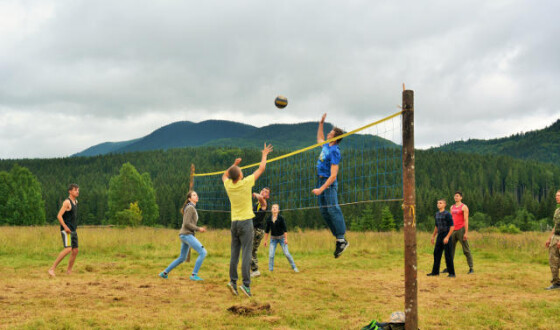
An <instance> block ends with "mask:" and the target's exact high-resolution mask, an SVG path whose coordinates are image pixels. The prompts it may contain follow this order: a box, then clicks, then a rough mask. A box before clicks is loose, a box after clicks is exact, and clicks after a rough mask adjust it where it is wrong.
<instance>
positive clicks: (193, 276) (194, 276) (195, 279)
mask: <svg viewBox="0 0 560 330" xmlns="http://www.w3.org/2000/svg"><path fill="white" fill-rule="evenodd" d="M189 278H190V279H191V281H204V280H203V279H202V278H201V277H199V276H198V275H191V277H189Z"/></svg>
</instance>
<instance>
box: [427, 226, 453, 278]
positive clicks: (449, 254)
mask: <svg viewBox="0 0 560 330" xmlns="http://www.w3.org/2000/svg"><path fill="white" fill-rule="evenodd" d="M448 233H449V232H448V231H446V232H443V233H438V235H437V238H436V245H435V247H434V266H433V267H432V274H439V265H440V264H441V255H442V254H443V252H444V251H445V264H446V265H447V271H448V272H449V275H455V266H453V236H451V237H449V242H447V244H443V239H444V238H445V236H447V234H448Z"/></svg>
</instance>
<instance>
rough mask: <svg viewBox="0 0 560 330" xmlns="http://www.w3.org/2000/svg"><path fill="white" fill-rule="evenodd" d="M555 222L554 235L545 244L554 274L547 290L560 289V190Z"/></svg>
mask: <svg viewBox="0 0 560 330" xmlns="http://www.w3.org/2000/svg"><path fill="white" fill-rule="evenodd" d="M553 220H554V228H553V229H552V235H551V236H550V237H549V238H548V240H547V241H546V243H544V245H545V246H546V247H547V248H548V262H549V264H550V271H551V272H552V281H551V283H552V284H551V285H550V286H549V287H548V288H546V289H547V290H555V289H560V278H559V277H558V269H559V268H560V190H558V191H557V192H556V211H554V216H553Z"/></svg>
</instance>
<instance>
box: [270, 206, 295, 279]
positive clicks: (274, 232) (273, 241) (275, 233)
mask: <svg viewBox="0 0 560 330" xmlns="http://www.w3.org/2000/svg"><path fill="white" fill-rule="evenodd" d="M271 211H272V215H271V216H270V217H268V219H267V220H266V230H265V234H264V246H265V247H266V243H267V242H268V233H270V249H269V251H268V270H270V271H273V270H274V255H275V254H276V246H277V245H278V244H280V246H281V247H282V252H284V255H285V256H286V259H288V262H289V263H290V266H292V269H293V270H294V272H296V273H298V272H299V270H298V269H297V267H296V264H295V262H294V258H292V255H291V254H290V251H288V229H287V227H286V220H284V217H282V216H281V215H280V214H279V213H280V206H279V205H278V204H273V205H272V209H271Z"/></svg>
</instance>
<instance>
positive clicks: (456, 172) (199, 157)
mask: <svg viewBox="0 0 560 330" xmlns="http://www.w3.org/2000/svg"><path fill="white" fill-rule="evenodd" d="M319 152H320V149H319V148H317V150H314V151H313V155H314V156H315V157H316V156H318V154H319ZM348 152H350V151H349V150H347V149H346V148H343V150H342V153H343V155H344V154H348ZM281 153H282V151H281V150H275V151H274V155H279V154H281ZM236 157H241V158H243V160H244V163H246V164H250V163H255V162H257V161H258V160H259V159H260V152H259V151H258V150H256V149H253V148H252V149H239V148H229V147H228V148H218V147H191V148H175V149H169V150H167V151H162V150H158V151H144V152H131V153H119V154H111V155H104V156H95V157H69V158H56V159H23V160H0V179H1V178H5V177H6V176H7V174H8V173H6V172H3V171H10V170H11V169H12V168H13V167H14V165H15V164H19V165H20V166H23V167H26V168H28V169H29V170H30V171H31V172H32V173H33V175H35V176H36V177H37V179H38V181H39V183H40V185H41V187H42V189H41V190H42V197H43V201H44V208H45V214H46V222H47V223H56V222H57V221H56V214H57V212H58V210H59V209H60V205H61V203H62V202H63V200H64V198H65V197H66V196H67V195H68V194H67V192H66V187H67V185H68V184H69V183H71V182H75V183H78V184H79V185H80V213H79V221H80V224H106V223H108V221H109V219H108V188H109V181H110V179H111V178H112V177H114V176H115V175H117V174H119V169H120V168H121V167H122V165H123V164H124V163H126V162H129V163H130V164H132V165H133V166H135V167H136V168H137V169H138V171H139V172H140V173H145V174H146V175H148V176H149V177H150V178H151V180H152V181H153V187H154V190H155V195H156V196H155V198H156V202H157V205H158V207H159V218H158V219H157V220H156V222H155V224H156V225H161V226H170V227H179V226H180V224H181V223H182V220H181V214H180V213H179V209H180V208H181V205H183V202H184V198H185V193H186V191H187V190H188V187H189V185H188V184H189V182H188V181H189V167H190V164H191V163H194V164H196V168H197V171H198V172H206V171H217V170H220V169H225V168H227V166H229V165H230V164H231V163H232V162H233V160H234V159H235V158H236ZM273 166H275V165H274V164H271V165H270V166H269V167H270V168H268V167H267V170H271V169H272V168H273ZM2 174H3V175H2ZM218 182H219V181H218ZM1 183H2V180H0V188H1ZM559 187H560V167H558V166H556V165H555V164H547V163H539V162H535V161H529V160H518V159H513V158H511V157H508V156H497V155H479V154H470V155H466V154H460V153H455V152H442V151H433V150H429V151H422V150H419V151H417V158H416V197H417V198H416V202H417V204H416V216H417V225H418V227H419V228H420V229H423V230H433V214H434V212H435V211H436V208H435V206H436V201H437V199H438V198H446V199H447V200H448V202H449V203H451V202H452V200H453V199H452V196H453V192H454V191H456V190H462V191H463V192H464V201H465V203H467V205H468V206H469V208H470V210H471V215H472V218H471V219H470V220H469V224H470V226H471V228H472V229H475V230H476V229H477V228H482V227H486V226H501V225H505V224H507V225H509V224H514V225H516V226H517V227H519V228H520V229H522V230H541V229H546V225H547V224H548V225H550V224H551V223H552V220H551V216H552V214H553V212H554V209H555V207H556V203H555V200H554V194H555V192H556V190H557V189H558V188H559ZM0 191H1V189H0ZM1 197H2V194H0V198H1ZM401 204H402V203H400V202H398V201H396V202H389V203H386V204H384V203H373V204H356V205H352V206H345V207H344V215H345V218H346V221H347V225H348V226H349V228H354V225H353V223H355V222H356V221H359V219H361V218H364V217H365V216H364V214H366V213H363V212H365V210H367V207H371V208H373V212H374V213H375V212H381V207H382V206H383V205H387V206H388V207H389V208H390V212H391V213H392V214H393V216H394V217H395V222H396V223H397V224H401V223H402V209H401ZM368 205H369V206H368ZM1 206H2V202H1V200H0V207H1ZM364 208H365V209H364ZM287 215H288V214H287ZM228 216H229V214H227V213H209V212H205V214H204V215H202V216H201V218H202V219H203V220H202V223H204V224H205V225H209V226H211V227H227V225H228V224H229V220H228ZM289 217H290V225H291V226H299V227H301V228H305V227H307V228H309V227H311V228H320V227H323V226H324V223H323V221H322V219H321V216H320V214H319V211H318V210H317V209H311V210H304V211H295V212H290V213H289ZM367 218H368V219H372V217H371V216H369V215H368V216H367ZM1 221H2V219H0V224H1V223H2V222H1ZM13 224H19V223H13Z"/></svg>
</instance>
